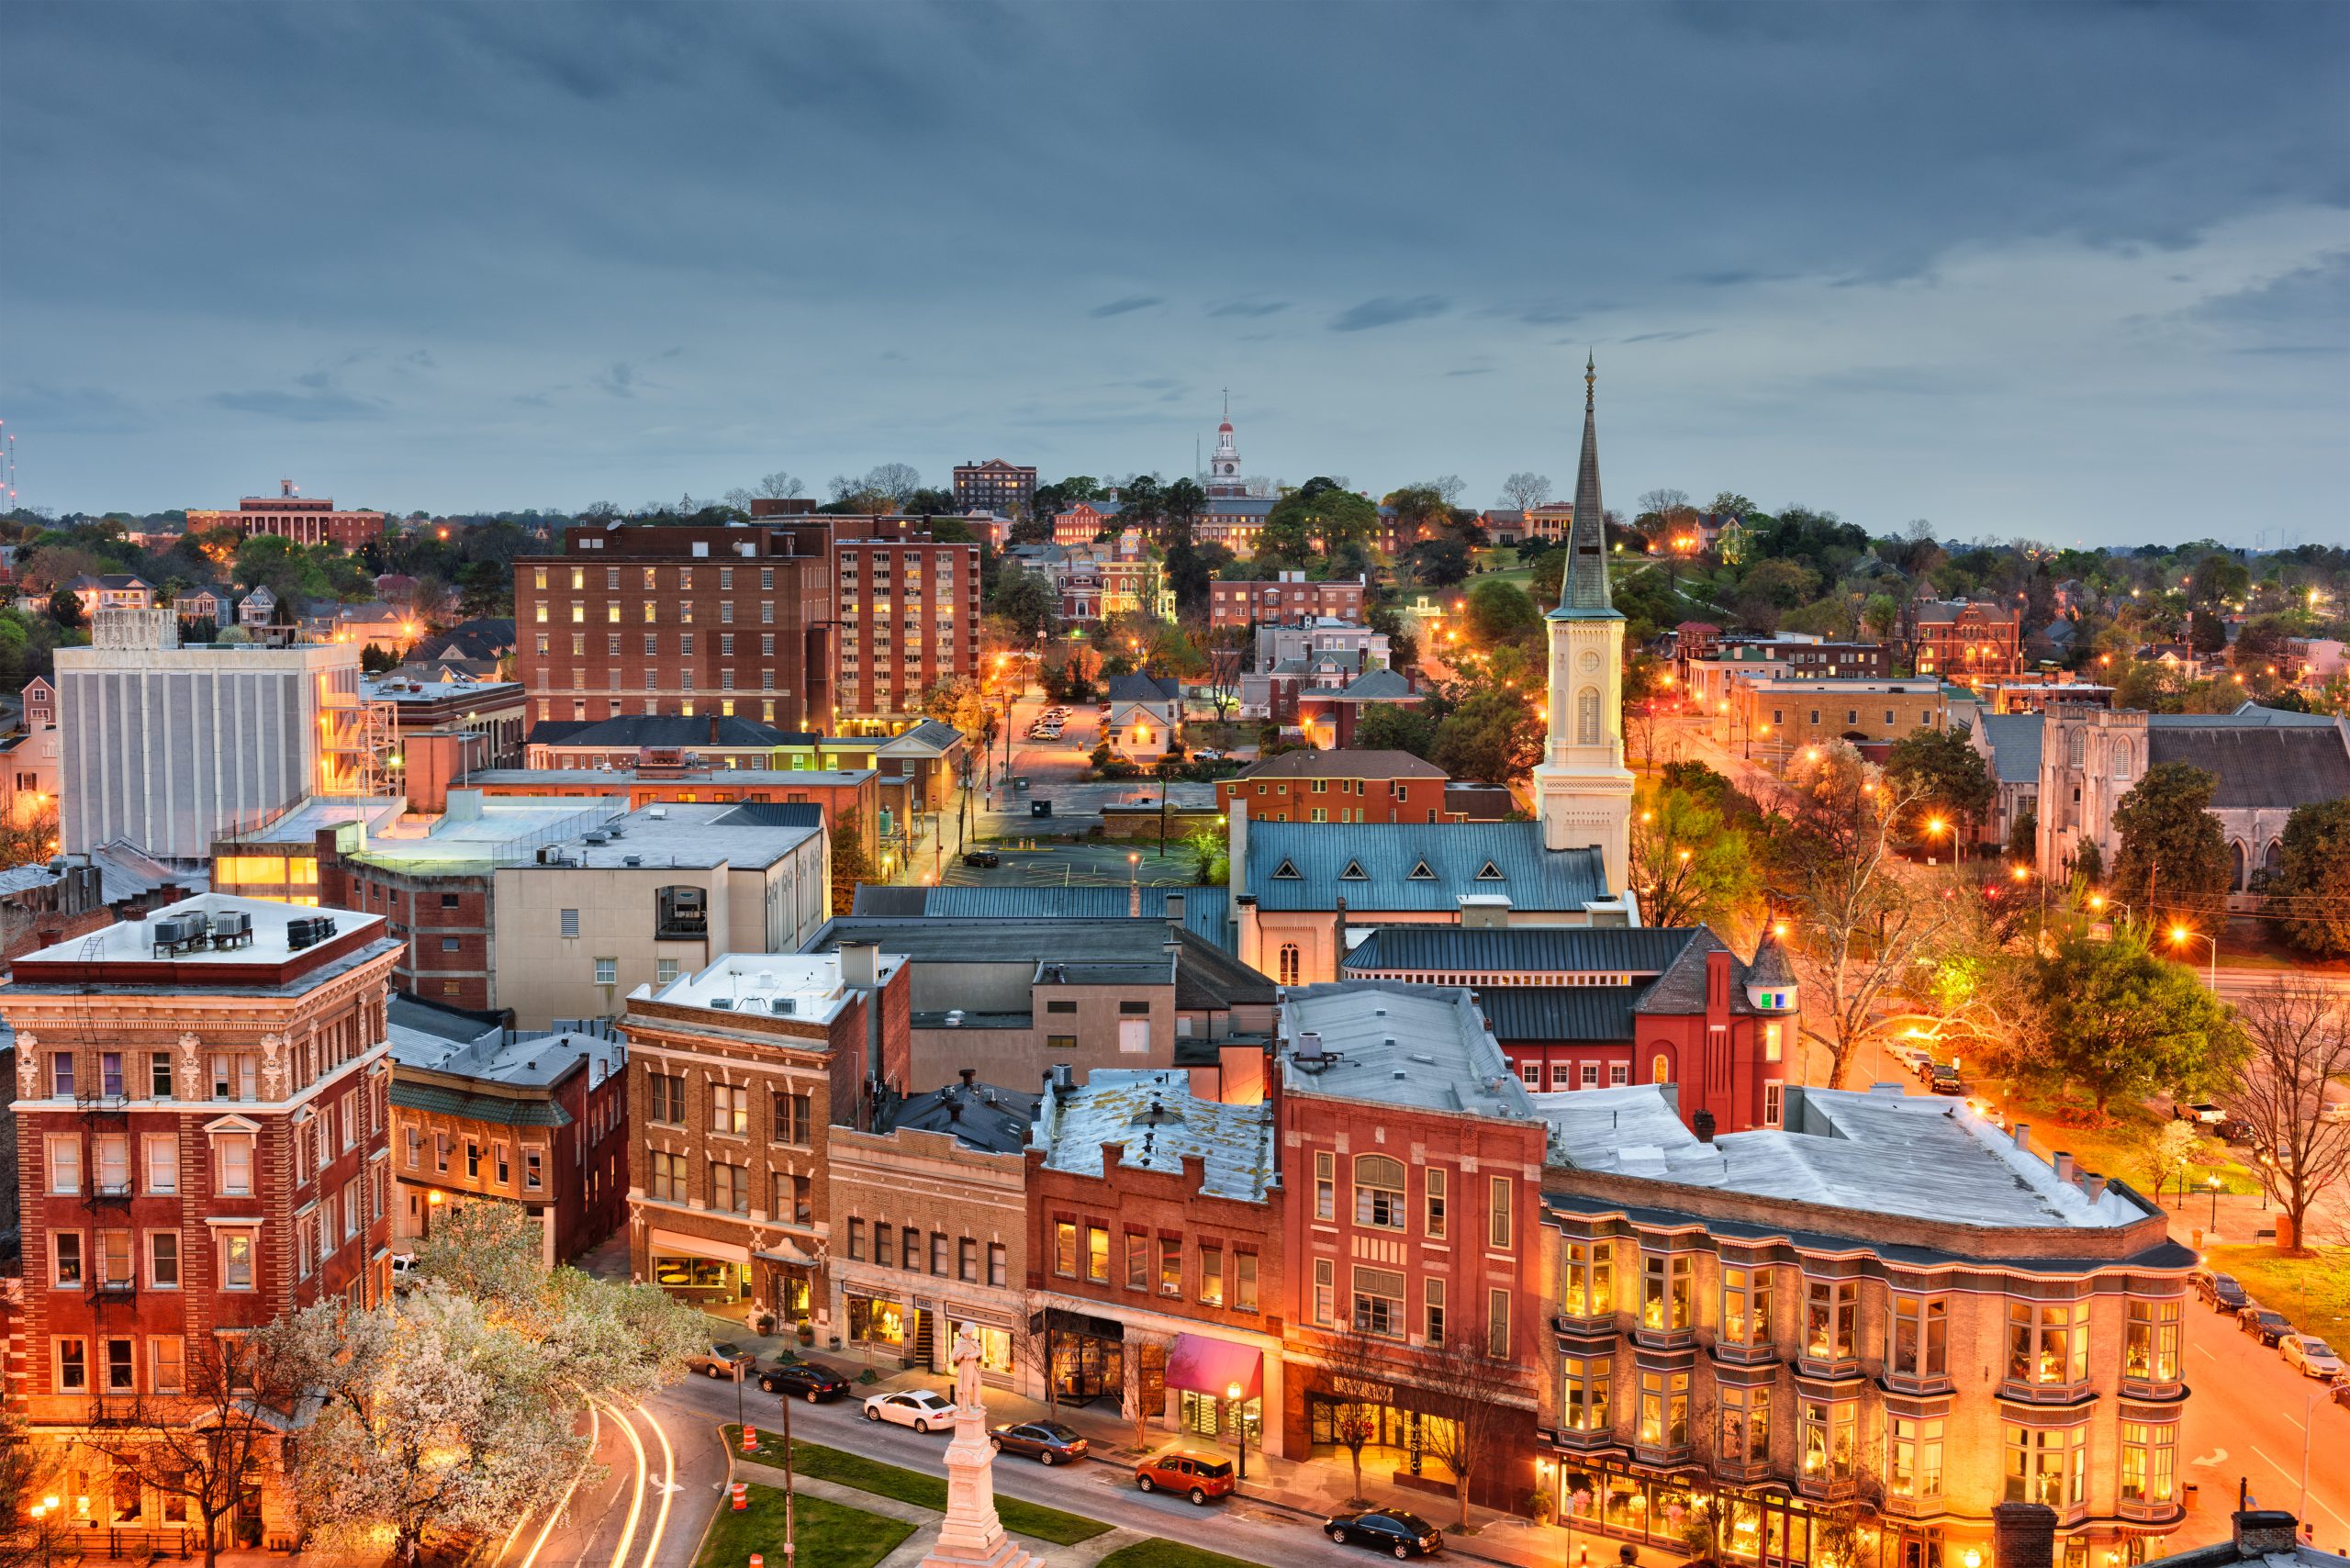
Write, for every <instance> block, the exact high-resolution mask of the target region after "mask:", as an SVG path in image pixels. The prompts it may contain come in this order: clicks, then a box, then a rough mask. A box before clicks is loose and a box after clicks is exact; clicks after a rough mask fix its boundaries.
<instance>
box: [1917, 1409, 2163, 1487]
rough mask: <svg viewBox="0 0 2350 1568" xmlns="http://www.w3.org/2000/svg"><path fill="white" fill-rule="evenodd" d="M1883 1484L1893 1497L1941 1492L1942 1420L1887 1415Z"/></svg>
mask: <svg viewBox="0 0 2350 1568" xmlns="http://www.w3.org/2000/svg"><path fill="white" fill-rule="evenodd" d="M2125 1429H2126V1428H2125ZM2125 1484H2127V1483H2126V1482H2125ZM1885 1486H1886V1491H1887V1492H1889V1493H1891V1494H1892V1495H1894V1496H1896V1497H1908V1498H1911V1499H1914V1500H1918V1501H1926V1500H1929V1499H1932V1498H1938V1497H1940V1496H1941V1495H1942V1422H1941V1421H1939V1420H1926V1419H1921V1418H1919V1417H1915V1416H1887V1417H1886V1422H1885Z"/></svg>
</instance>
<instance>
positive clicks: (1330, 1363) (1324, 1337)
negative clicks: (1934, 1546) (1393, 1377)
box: [1312, 1318, 1387, 1508]
mask: <svg viewBox="0 0 2350 1568" xmlns="http://www.w3.org/2000/svg"><path fill="white" fill-rule="evenodd" d="M1312 1350H1313V1354H1314V1360H1315V1384H1316V1386H1318V1387H1319V1388H1320V1389H1321V1391H1322V1393H1323V1394H1324V1396H1325V1399H1326V1403H1327V1404H1328V1406H1329V1409H1330V1440H1331V1441H1332V1442H1334V1443H1336V1444H1337V1445H1338V1447H1340V1448H1342V1449H1344V1450H1347V1458H1348V1462H1351V1463H1352V1464H1353V1466H1354V1476H1355V1484H1354V1490H1353V1491H1352V1492H1351V1493H1349V1494H1348V1497H1347V1501H1346V1506H1348V1507H1349V1508H1367V1507H1369V1506H1371V1504H1370V1502H1369V1500H1368V1499H1366V1498H1365V1497H1364V1496H1363V1492H1362V1450H1365V1449H1367V1448H1369V1447H1371V1445H1372V1444H1373V1443H1376V1442H1377V1441H1378V1440H1379V1436H1380V1419H1379V1407H1378V1406H1375V1405H1372V1404H1371V1403H1369V1402H1367V1401H1366V1400H1365V1399H1364V1398H1363V1392H1364V1390H1365V1389H1366V1388H1367V1387H1368V1386H1370V1385H1373V1384H1376V1383H1381V1382H1382V1381H1384V1373H1385V1371H1386V1360H1387V1352H1386V1350H1385V1347H1384V1345H1383V1344H1382V1341H1381V1340H1380V1339H1379V1338H1378V1337H1377V1336H1375V1335H1373V1334H1371V1332H1370V1331H1369V1330H1367V1329H1365V1328H1363V1327H1361V1326H1360V1324H1358V1323H1356V1322H1355V1321H1354V1320H1353V1319H1352V1318H1341V1319H1340V1320H1339V1322H1338V1323H1337V1325H1336V1326H1335V1327H1328V1328H1323V1329H1318V1330H1315V1331H1314V1338H1313V1344H1312Z"/></svg>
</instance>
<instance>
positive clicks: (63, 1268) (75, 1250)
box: [49, 1230, 82, 1289]
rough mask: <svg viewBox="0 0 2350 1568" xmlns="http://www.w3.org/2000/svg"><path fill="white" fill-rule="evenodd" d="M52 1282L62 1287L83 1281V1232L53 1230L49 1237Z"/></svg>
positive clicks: (77, 1284) (77, 1285) (76, 1284)
mask: <svg viewBox="0 0 2350 1568" xmlns="http://www.w3.org/2000/svg"><path fill="white" fill-rule="evenodd" d="M49 1257H50V1276H49V1278H50V1283H51V1284H53V1285H56V1286H57V1287H59V1288H60V1289H63V1288H66V1287H68V1286H73V1287H77V1288H78V1287H79V1286H80V1285H81V1283H82V1233H81V1232H80V1231H78V1230H57V1231H51V1232H50V1237H49Z"/></svg>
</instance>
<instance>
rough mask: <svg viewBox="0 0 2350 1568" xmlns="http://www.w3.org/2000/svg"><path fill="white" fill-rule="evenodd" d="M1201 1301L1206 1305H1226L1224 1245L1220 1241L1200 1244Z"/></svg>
mask: <svg viewBox="0 0 2350 1568" xmlns="http://www.w3.org/2000/svg"><path fill="white" fill-rule="evenodd" d="M1200 1302H1201V1305H1205V1306H1222V1305H1224V1247H1223V1245H1222V1244H1221V1243H1218V1242H1207V1241H1203V1242H1202V1243H1201V1244H1200Z"/></svg>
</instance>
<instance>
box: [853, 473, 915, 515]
mask: <svg viewBox="0 0 2350 1568" xmlns="http://www.w3.org/2000/svg"><path fill="white" fill-rule="evenodd" d="M864 487H865V488H866V489H867V490H868V491H871V492H872V493H874V494H876V495H880V496H887V497H888V498H890V505H892V506H895V507H903V506H904V505H905V503H906V502H907V501H908V500H910V499H912V497H913V494H914V492H915V491H916V490H919V489H921V488H922V475H921V474H919V473H918V472H916V471H915V469H914V466H913V465H912V464H911V463H880V464H876V465H874V467H873V469H872V471H871V472H869V473H867V475H866V476H865V479H864Z"/></svg>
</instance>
